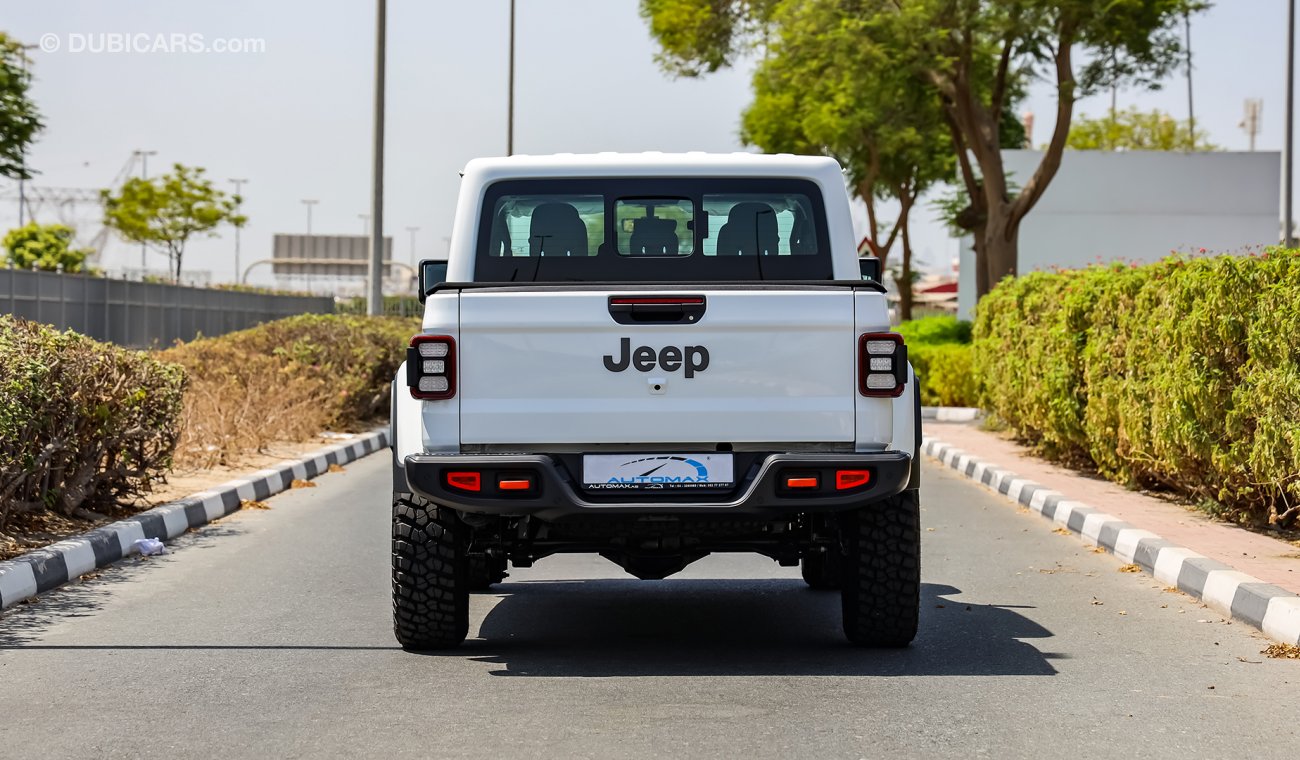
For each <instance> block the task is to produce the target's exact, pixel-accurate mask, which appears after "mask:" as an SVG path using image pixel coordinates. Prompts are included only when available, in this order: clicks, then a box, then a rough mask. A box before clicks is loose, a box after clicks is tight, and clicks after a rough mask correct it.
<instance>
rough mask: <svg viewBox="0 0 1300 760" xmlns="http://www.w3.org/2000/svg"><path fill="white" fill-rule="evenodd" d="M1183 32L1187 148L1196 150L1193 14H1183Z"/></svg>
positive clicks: (1189, 12)
mask: <svg viewBox="0 0 1300 760" xmlns="http://www.w3.org/2000/svg"><path fill="white" fill-rule="evenodd" d="M1183 34H1184V39H1185V41H1186V44H1187V150H1188V151H1194V150H1196V110H1195V109H1193V108H1192V14H1191V11H1188V12H1187V13H1184V14H1183Z"/></svg>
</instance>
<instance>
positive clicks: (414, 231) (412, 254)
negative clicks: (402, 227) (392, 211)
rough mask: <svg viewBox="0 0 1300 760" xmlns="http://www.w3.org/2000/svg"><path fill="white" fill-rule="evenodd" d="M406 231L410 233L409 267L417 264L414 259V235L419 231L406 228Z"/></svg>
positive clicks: (413, 228) (416, 228)
mask: <svg viewBox="0 0 1300 760" xmlns="http://www.w3.org/2000/svg"><path fill="white" fill-rule="evenodd" d="M406 231H407V232H409V233H411V266H416V265H417V264H419V262H418V261H416V258H415V233H417V232H419V231H420V228H419V227H407V228H406Z"/></svg>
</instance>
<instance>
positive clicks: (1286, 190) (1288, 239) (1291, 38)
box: [1282, 0, 1295, 248]
mask: <svg viewBox="0 0 1300 760" xmlns="http://www.w3.org/2000/svg"><path fill="white" fill-rule="evenodd" d="M1294 146H1295V0H1289V2H1288V3H1287V9H1286V161H1285V164H1284V167H1285V168H1284V171H1283V173H1282V197H1283V198H1284V199H1285V201H1284V203H1283V213H1282V217H1283V219H1282V223H1283V224H1284V225H1286V226H1285V227H1283V229H1282V240H1283V241H1284V242H1285V243H1286V246H1287V247H1288V248H1290V247H1292V246H1293V245H1295V237H1294V236H1293V235H1292V234H1291V225H1292V219H1291V200H1292V197H1291V181H1292V166H1293V164H1294V163H1295V157H1294V156H1293V155H1292V153H1293V150H1292V149H1293V148H1294Z"/></svg>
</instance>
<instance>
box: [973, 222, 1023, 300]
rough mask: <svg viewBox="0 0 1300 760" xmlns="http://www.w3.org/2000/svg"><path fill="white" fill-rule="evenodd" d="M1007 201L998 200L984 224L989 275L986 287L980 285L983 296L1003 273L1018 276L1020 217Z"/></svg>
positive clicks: (984, 272) (984, 269) (987, 272)
mask: <svg viewBox="0 0 1300 760" xmlns="http://www.w3.org/2000/svg"><path fill="white" fill-rule="evenodd" d="M1010 210H1011V209H1010V207H1009V205H1007V204H996V207H994V208H990V209H989V218H988V222H987V223H986V224H985V227H984V235H983V238H984V250H983V252H982V253H983V254H984V256H983V258H984V266H983V267H982V270H983V274H984V276H985V278H986V280H985V282H984V287H983V288H978V289H977V290H978V291H979V295H980V296H981V297H982V296H984V295H985V294H987V293H988V291H989V290H992V289H993V288H995V287H997V285H998V283H999V282H1001V281H1002V278H1004V277H1015V276H1016V268H1017V263H1018V261H1019V252H1020V220H1018V219H1015V218H1014V217H1013V216H1011V214H1010Z"/></svg>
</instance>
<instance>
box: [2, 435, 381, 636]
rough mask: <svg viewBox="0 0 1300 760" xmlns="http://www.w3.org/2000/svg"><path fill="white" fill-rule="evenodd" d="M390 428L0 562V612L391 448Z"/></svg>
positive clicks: (319, 450)
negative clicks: (244, 504)
mask: <svg viewBox="0 0 1300 760" xmlns="http://www.w3.org/2000/svg"><path fill="white" fill-rule="evenodd" d="M389 443H390V441H389V433H388V430H387V429H385V430H378V431H375V432H373V433H365V434H362V435H360V436H358V437H357V438H356V439H355V440H352V441H349V442H348V443H344V444H339V445H336V446H328V447H326V448H322V449H317V450H316V451H313V452H311V453H309V454H305V455H303V456H302V457H301V458H299V459H297V460H295V461H291V462H288V463H287V464H285V465H284V466H282V467H279V468H276V469H267V470H258V471H257V472H255V473H253V474H252V475H250V476H249V477H247V478H237V479H235V480H231V481H227V482H225V483H222V484H221V485H219V486H216V487H215V488H212V489H209V490H207V491H200V492H199V493H196V494H191V495H189V496H186V497H185V498H183V499H180V500H178V501H173V502H169V503H167V504H163V505H162V506H158V507H154V508H153V509H150V510H148V511H145V512H141V513H140V514H138V515H132V516H131V517H128V518H126V519H125V520H119V521H117V522H115V523H111V524H109V525H105V526H103V527H101V528H96V529H94V530H92V531H90V532H88V533H82V534H80V535H76V536H72V537H70V538H65V539H64V540H62V541H59V542H58V543H55V544H51V545H49V546H47V547H45V548H43V549H37V550H35V551H31V552H28V553H26V554H22V555H19V556H17V557H14V558H13V559H11V560H6V561H4V562H0V610H3V609H6V608H8V607H12V606H13V605H15V604H17V603H19V602H21V601H23V600H24V599H30V598H31V597H33V596H36V595H37V594H42V593H44V592H46V591H49V590H50V589H54V588H57V587H59V586H62V585H63V584H65V583H67V582H68V581H70V580H72V579H74V578H78V577H80V576H81V575H83V574H85V573H88V572H90V571H91V570H95V569H96V568H100V567H104V566H105V565H110V564H112V563H113V562H116V561H117V560H119V559H121V558H123V557H125V556H127V555H130V554H132V553H134V551H135V546H134V543H135V541H136V540H137V539H141V538H157V539H161V540H164V541H166V540H168V539H171V538H175V537H177V536H179V535H181V534H182V533H184V532H186V531H187V530H189V529H191V528H197V527H199V526H201V525H206V524H207V523H210V522H212V521H213V520H216V519H218V518H221V517H225V516H226V515H228V514H231V513H232V512H237V511H239V504H240V502H241V501H245V500H256V499H265V498H267V497H268V496H273V495H275V494H277V493H280V492H281V491H285V490H287V489H288V488H289V484H290V483H292V482H293V481H294V480H295V479H299V480H310V479H311V478H314V477H316V476H317V475H320V474H321V473H323V472H326V471H327V470H329V466H330V465H332V464H338V465H342V464H347V463H348V462H351V461H354V460H357V459H360V458H361V457H363V456H366V455H368V454H373V453H375V452H376V451H379V450H380V449H384V448H387V447H388V446H389Z"/></svg>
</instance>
